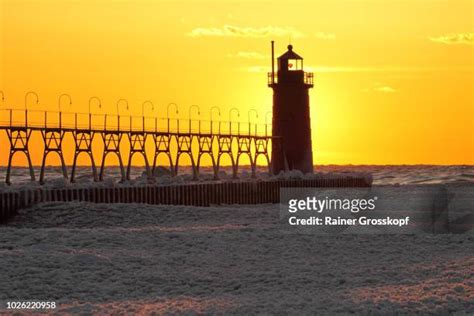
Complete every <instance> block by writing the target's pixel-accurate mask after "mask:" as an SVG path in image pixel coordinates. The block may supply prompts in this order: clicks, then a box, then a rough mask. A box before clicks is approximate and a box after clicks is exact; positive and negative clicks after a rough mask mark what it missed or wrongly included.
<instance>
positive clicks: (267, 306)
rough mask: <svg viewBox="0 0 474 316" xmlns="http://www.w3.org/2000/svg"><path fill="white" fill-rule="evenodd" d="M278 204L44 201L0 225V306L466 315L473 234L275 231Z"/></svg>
mask: <svg viewBox="0 0 474 316" xmlns="http://www.w3.org/2000/svg"><path fill="white" fill-rule="evenodd" d="M278 218H279V215H278V208H277V207H275V205H269V204H268V205H259V206H227V207H219V208H196V207H180V206H149V205H138V204H127V205H125V204H114V205H105V204H87V203H69V204H61V203H51V204H40V205H37V206H34V207H32V208H29V209H25V210H22V211H21V213H20V214H19V216H17V217H16V218H15V219H14V220H13V221H12V222H11V223H10V224H9V225H8V226H6V227H2V229H1V230H0V240H1V250H0V251H1V253H2V256H1V259H0V264H1V266H2V268H3V271H4V272H3V273H2V274H3V277H2V279H3V281H2V286H1V287H2V291H1V294H0V295H1V298H0V300H1V301H6V300H47V301H56V302H57V303H58V305H59V307H58V309H56V310H55V312H58V313H62V312H66V313H94V314H131V313H140V314H150V313H151V312H157V313H158V314H161V313H165V314H169V313H190V314H196V313H198V314H200V313H206V314H207V313H218V314H247V315H248V314H295V315H296V314H325V315H327V314H334V313H342V314H347V313H362V314H396V313H410V314H411V313H418V312H419V313H427V314H429V313H436V314H448V313H457V314H470V313H473V312H474V271H473V266H474V257H473V255H472V254H473V253H474V237H473V235H472V234H441V235H429V234H425V235H328V236H323V235H311V234H310V235H308V234H300V233H296V232H294V233H292V232H288V231H286V232H285V231H283V230H281V229H280V227H279V226H278Z"/></svg>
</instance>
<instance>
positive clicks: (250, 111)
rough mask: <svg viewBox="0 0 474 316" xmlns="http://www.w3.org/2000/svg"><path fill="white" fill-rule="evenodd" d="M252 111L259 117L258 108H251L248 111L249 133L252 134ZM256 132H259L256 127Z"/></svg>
mask: <svg viewBox="0 0 474 316" xmlns="http://www.w3.org/2000/svg"><path fill="white" fill-rule="evenodd" d="M252 112H253V113H255V117H256V118H257V119H258V112H257V110H255V109H250V110H249V111H248V113H247V115H248V119H249V134H252V133H251V131H252V130H251V123H250V113H252ZM255 134H257V128H255Z"/></svg>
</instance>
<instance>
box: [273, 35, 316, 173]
mask: <svg viewBox="0 0 474 316" xmlns="http://www.w3.org/2000/svg"><path fill="white" fill-rule="evenodd" d="M274 60H275V59H274V42H273V41H272V72H271V73H269V74H268V86H269V87H271V88H272V89H273V130H272V135H273V136H274V137H277V138H276V139H275V141H273V146H272V169H273V173H274V174H278V173H279V172H280V171H282V170H300V171H302V172H303V173H312V172H313V153H312V148H311V119H310V115H309V93H308V92H309V89H310V88H312V87H313V73H310V72H305V71H304V70H303V58H302V57H301V56H299V55H298V54H296V53H295V52H294V51H293V46H292V45H288V51H287V52H286V53H284V54H283V55H281V56H280V57H278V71H277V73H276V75H275V67H274Z"/></svg>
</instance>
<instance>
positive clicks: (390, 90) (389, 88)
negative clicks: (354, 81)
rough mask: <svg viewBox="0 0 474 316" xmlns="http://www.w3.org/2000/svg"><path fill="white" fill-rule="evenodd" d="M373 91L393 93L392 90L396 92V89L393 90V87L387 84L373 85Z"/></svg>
mask: <svg viewBox="0 0 474 316" xmlns="http://www.w3.org/2000/svg"><path fill="white" fill-rule="evenodd" d="M374 91H377V92H384V93H394V92H397V90H395V89H394V88H392V87H389V86H380V87H375V88H374Z"/></svg>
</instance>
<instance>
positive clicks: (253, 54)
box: [227, 52, 269, 59]
mask: <svg viewBox="0 0 474 316" xmlns="http://www.w3.org/2000/svg"><path fill="white" fill-rule="evenodd" d="M227 56H228V57H231V58H245V59H267V58H269V56H268V55H264V54H262V53H259V52H237V53H236V54H229V55H227Z"/></svg>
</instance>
